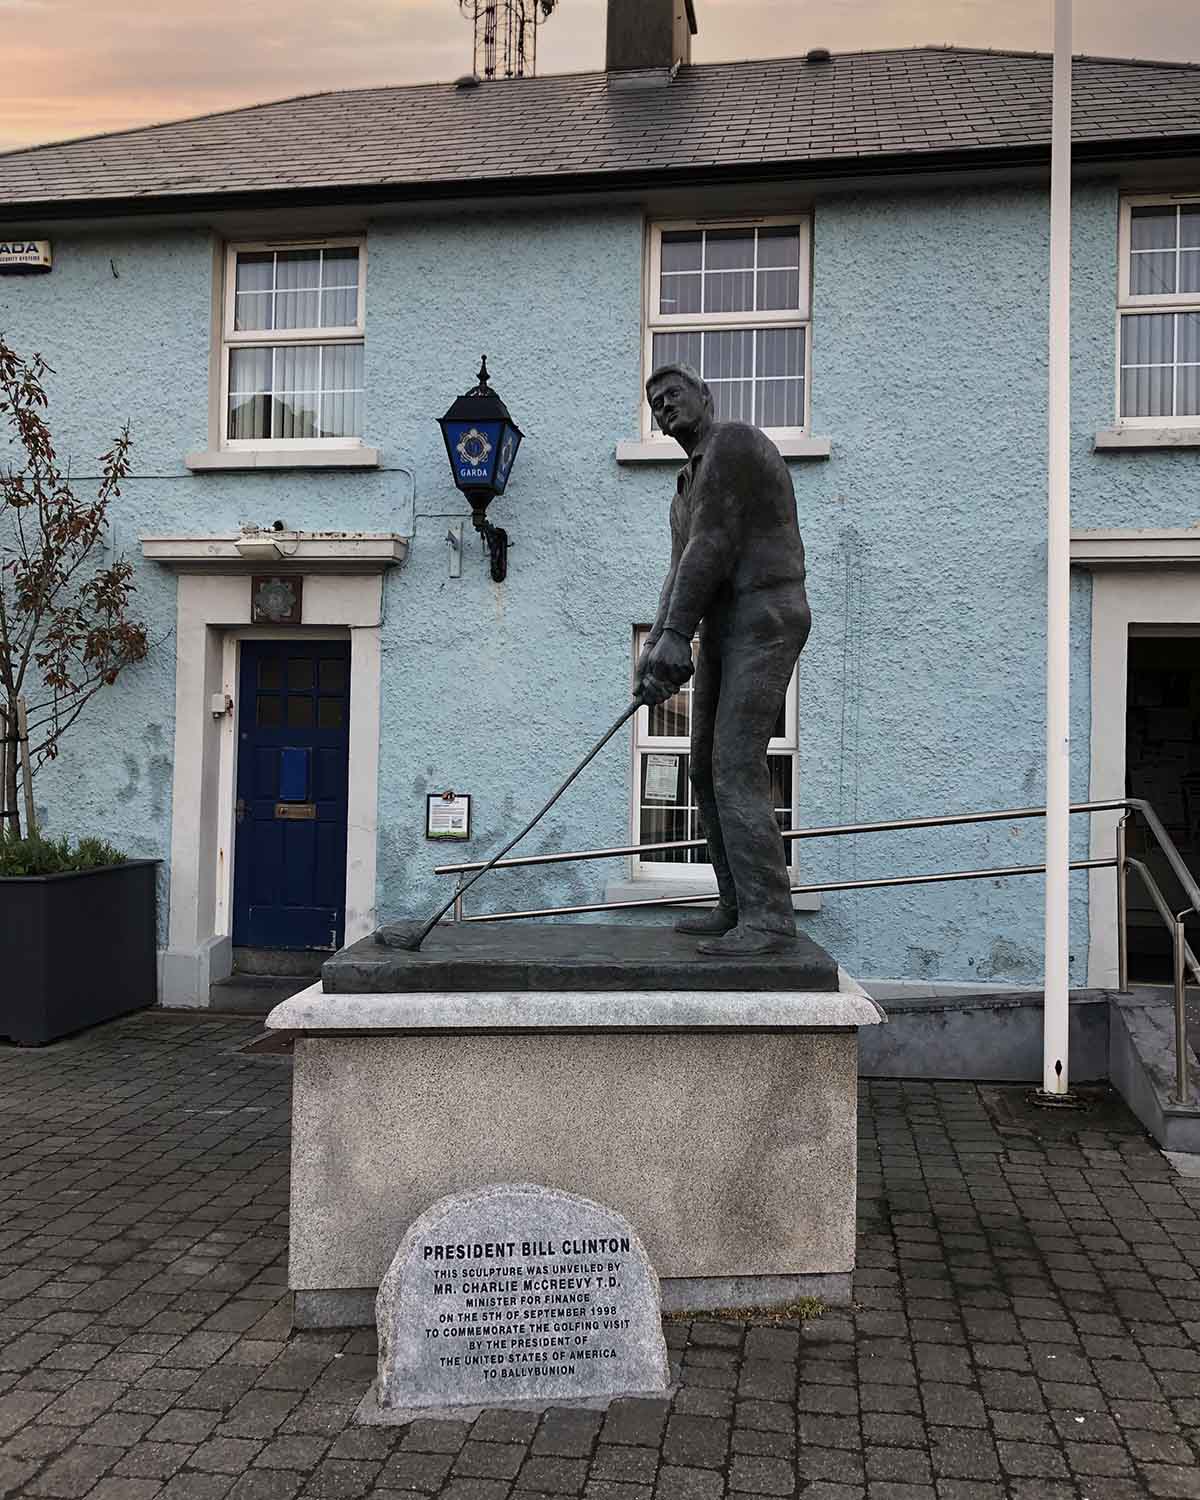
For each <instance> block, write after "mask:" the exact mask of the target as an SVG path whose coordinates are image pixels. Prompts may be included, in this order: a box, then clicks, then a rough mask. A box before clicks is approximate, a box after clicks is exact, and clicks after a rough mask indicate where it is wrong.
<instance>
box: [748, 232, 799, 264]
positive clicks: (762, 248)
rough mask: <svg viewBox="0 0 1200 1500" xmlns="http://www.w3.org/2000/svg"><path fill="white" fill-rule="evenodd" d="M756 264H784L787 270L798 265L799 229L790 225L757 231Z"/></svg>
mask: <svg viewBox="0 0 1200 1500" xmlns="http://www.w3.org/2000/svg"><path fill="white" fill-rule="evenodd" d="M758 265H759V269H760V270H761V269H762V268H763V266H786V267H787V268H788V269H789V270H798V269H799V267H800V231H799V230H798V229H793V228H792V227H791V226H790V225H789V226H786V227H781V228H779V229H760V230H759V231H758Z"/></svg>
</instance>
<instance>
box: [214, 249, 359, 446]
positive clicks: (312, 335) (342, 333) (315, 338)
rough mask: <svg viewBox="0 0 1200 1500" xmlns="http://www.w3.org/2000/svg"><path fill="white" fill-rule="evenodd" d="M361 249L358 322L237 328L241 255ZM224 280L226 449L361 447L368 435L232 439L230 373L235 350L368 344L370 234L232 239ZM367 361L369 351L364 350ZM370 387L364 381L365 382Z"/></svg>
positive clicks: (222, 410) (221, 429) (222, 425)
mask: <svg viewBox="0 0 1200 1500" xmlns="http://www.w3.org/2000/svg"><path fill="white" fill-rule="evenodd" d="M349 248H356V249H357V250H358V316H357V318H356V320H355V323H354V326H353V327H351V326H350V325H349V324H345V325H343V326H342V327H339V328H337V329H333V330H331V329H328V328H282V329H280V328H271V329H266V328H244V329H235V328H234V326H233V325H234V312H235V306H236V292H237V257H238V256H239V255H245V254H253V253H262V252H265V251H276V252H278V251H288V250H344V249H349ZM223 265H224V284H223V286H222V289H221V326H220V329H219V337H220V360H221V380H220V391H219V396H218V402H219V404H218V409H217V420H218V429H217V435H218V439H219V446H220V448H221V449H223V450H225V451H227V452H231V453H238V452H245V451H249V450H258V451H262V450H264V449H266V450H269V451H272V452H276V453H280V452H304V453H312V452H316V451H321V450H328V449H342V450H345V449H347V448H361V447H362V446H363V443H364V437H363V435H362V434H361V433H360V434H359V435H358V436H356V437H328V438H327V437H321V438H273V437H260V438H231V437H230V436H229V372H230V367H231V365H232V363H233V361H232V358H231V355H232V351H233V350H234V349H254V348H259V349H263V348H272V347H274V346H276V345H278V344H320V345H322V346H324V347H326V348H332V347H335V346H343V345H362V346H363V348H364V350H365V348H366V322H367V239H366V236H365V235H361V234H347V235H334V236H328V237H322V238H303V239H271V240H230V241H228V242H227V243H226V245H225V254H224V258H223ZM364 360H365V354H364ZM364 389H365V386H364Z"/></svg>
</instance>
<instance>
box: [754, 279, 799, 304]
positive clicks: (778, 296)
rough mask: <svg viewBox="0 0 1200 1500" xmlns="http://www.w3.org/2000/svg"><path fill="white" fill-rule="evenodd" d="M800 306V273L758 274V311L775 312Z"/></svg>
mask: <svg viewBox="0 0 1200 1500" xmlns="http://www.w3.org/2000/svg"><path fill="white" fill-rule="evenodd" d="M799 306H800V272H799V271H760V272H759V273H758V310H759V312H775V311H777V310H779V309H780V308H784V309H791V308H797V307H799Z"/></svg>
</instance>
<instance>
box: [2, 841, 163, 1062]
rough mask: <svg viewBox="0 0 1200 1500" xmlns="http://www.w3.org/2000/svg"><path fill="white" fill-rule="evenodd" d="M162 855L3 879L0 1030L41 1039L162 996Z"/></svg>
mask: <svg viewBox="0 0 1200 1500" xmlns="http://www.w3.org/2000/svg"><path fill="white" fill-rule="evenodd" d="M157 875H158V861H157V860H155V859H134V860H130V861H129V862H128V863H127V864H123V865H108V866H106V867H105V868H104V869H100V870H85V871H83V872H82V873H80V874H69V875H29V876H6V877H4V878H0V1036H7V1037H8V1038H10V1040H12V1041H14V1042H19V1043H21V1044H22V1045H24V1046H41V1045H42V1043H44V1042H52V1041H54V1040H55V1039H56V1038H57V1037H60V1036H66V1035H67V1034H68V1032H72V1031H79V1030H81V1029H82V1028H83V1027H84V1026H95V1025H96V1024H97V1023H98V1022H100V1021H111V1020H112V1018H113V1017H114V1016H123V1015H126V1014H127V1013H128V1012H129V1011H131V1010H143V1009H145V1007H146V1006H148V1005H154V1004H155V1003H156V1001H157V999H158V974H157V953H156V951H155V950H156V945H157V927H156V916H155V896H156V890H155V887H156V883H157Z"/></svg>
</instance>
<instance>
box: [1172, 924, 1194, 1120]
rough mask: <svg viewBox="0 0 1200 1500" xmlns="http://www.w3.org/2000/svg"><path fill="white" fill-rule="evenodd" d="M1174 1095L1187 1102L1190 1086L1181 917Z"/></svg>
mask: <svg viewBox="0 0 1200 1500" xmlns="http://www.w3.org/2000/svg"><path fill="white" fill-rule="evenodd" d="M1174 936H1175V1093H1176V1096H1177V1098H1178V1100H1179V1103H1180V1104H1186V1103H1187V1102H1188V1095H1189V1094H1190V1093H1191V1086H1190V1083H1189V1081H1188V1060H1187V937H1186V935H1185V933H1184V926H1183V915H1182V914H1180V915H1178V916H1177V917H1176V918H1175V933H1174Z"/></svg>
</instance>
